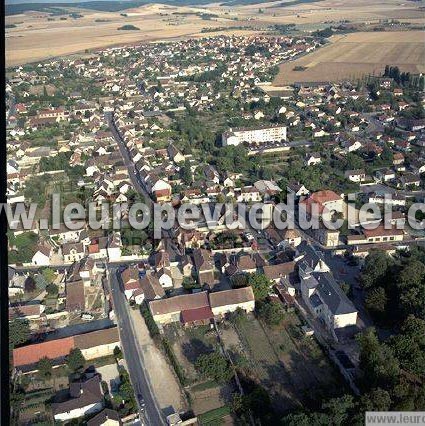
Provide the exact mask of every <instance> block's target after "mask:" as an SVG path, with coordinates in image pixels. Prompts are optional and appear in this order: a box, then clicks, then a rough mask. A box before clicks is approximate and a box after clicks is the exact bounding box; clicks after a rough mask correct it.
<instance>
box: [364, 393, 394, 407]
mask: <svg viewBox="0 0 425 426" xmlns="http://www.w3.org/2000/svg"><path fill="white" fill-rule="evenodd" d="M360 407H361V408H362V411H389V409H390V407H391V396H390V394H389V393H388V392H387V391H386V390H383V389H380V388H376V389H373V390H372V391H370V392H368V393H366V394H364V395H362V397H361V398H360Z"/></svg>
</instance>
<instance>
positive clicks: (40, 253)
mask: <svg viewBox="0 0 425 426" xmlns="http://www.w3.org/2000/svg"><path fill="white" fill-rule="evenodd" d="M50 254H51V248H50V247H47V246H42V245H40V246H38V247H37V251H36V252H35V253H34V256H33V257H32V259H31V262H32V264H33V265H38V266H49V265H50Z"/></svg>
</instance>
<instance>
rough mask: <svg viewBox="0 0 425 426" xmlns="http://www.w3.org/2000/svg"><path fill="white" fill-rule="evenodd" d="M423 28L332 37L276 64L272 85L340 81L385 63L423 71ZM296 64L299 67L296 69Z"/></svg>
mask: <svg viewBox="0 0 425 426" xmlns="http://www.w3.org/2000/svg"><path fill="white" fill-rule="evenodd" d="M424 41H425V31H395V32H360V33H352V34H348V35H343V36H333V37H332V38H331V42H330V44H329V45H327V46H325V47H322V48H320V49H318V50H316V51H315V52H313V53H311V54H308V55H306V56H303V57H301V58H299V59H297V60H295V61H293V62H288V63H285V64H282V65H281V66H280V72H279V74H278V76H277V77H276V79H275V82H274V83H275V85H277V86H279V85H284V84H291V83H294V82H297V81H299V82H302V81H340V80H343V79H346V78H355V77H361V76H363V75H365V74H374V73H375V74H378V73H381V72H382V70H383V68H384V67H385V65H397V66H398V67H399V68H400V69H401V70H402V71H409V72H411V73H419V72H424V71H425V43H424ZM296 67H302V70H300V71H297V70H296Z"/></svg>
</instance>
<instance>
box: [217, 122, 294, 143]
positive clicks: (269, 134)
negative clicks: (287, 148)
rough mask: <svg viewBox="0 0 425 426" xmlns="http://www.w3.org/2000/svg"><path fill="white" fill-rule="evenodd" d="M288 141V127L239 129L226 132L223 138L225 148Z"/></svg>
mask: <svg viewBox="0 0 425 426" xmlns="http://www.w3.org/2000/svg"><path fill="white" fill-rule="evenodd" d="M282 140H286V126H267V127H256V128H252V129H246V128H237V129H230V130H228V131H227V132H224V133H223V134H222V136H221V141H222V144H223V146H229V145H234V146H236V145H240V144H241V143H244V142H247V143H248V144H253V143H265V142H280V141H282Z"/></svg>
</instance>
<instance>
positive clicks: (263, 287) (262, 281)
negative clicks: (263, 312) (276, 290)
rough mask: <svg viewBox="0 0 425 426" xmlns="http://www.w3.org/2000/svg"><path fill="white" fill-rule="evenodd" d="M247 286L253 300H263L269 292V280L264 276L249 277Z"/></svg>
mask: <svg viewBox="0 0 425 426" xmlns="http://www.w3.org/2000/svg"><path fill="white" fill-rule="evenodd" d="M248 284H249V285H250V286H251V287H252V291H253V292H254V296H255V300H263V299H265V298H266V297H267V296H268V294H269V290H270V280H269V279H268V278H267V277H266V276H265V275H264V274H252V275H250V277H249V279H248Z"/></svg>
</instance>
